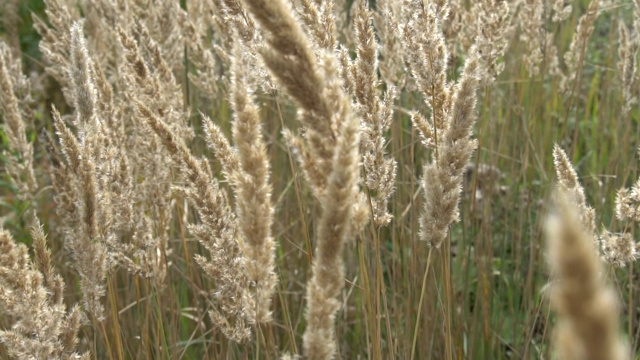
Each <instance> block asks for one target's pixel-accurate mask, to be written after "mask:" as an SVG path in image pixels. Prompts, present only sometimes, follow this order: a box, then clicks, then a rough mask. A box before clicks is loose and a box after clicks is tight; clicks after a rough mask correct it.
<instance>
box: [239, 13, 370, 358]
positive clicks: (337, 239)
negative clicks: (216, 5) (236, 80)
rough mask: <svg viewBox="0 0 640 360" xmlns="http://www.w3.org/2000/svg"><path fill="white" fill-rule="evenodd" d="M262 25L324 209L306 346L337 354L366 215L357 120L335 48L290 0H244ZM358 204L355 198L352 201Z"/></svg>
mask: <svg viewBox="0 0 640 360" xmlns="http://www.w3.org/2000/svg"><path fill="white" fill-rule="evenodd" d="M245 4H246V5H247V8H248V10H249V11H250V12H251V13H252V14H253V16H254V18H255V19H256V20H257V21H258V23H259V24H260V25H261V26H262V29H263V31H264V33H265V36H266V38H267V40H268V43H269V47H268V49H266V50H265V51H263V52H262V57H263V60H264V62H265V64H266V65H267V66H268V67H269V69H270V70H271V73H272V74H273V76H274V77H275V78H276V79H277V80H278V82H279V84H280V86H282V88H284V89H285V90H286V91H287V93H288V94H289V95H290V96H291V97H293V98H294V100H295V101H296V102H297V103H298V105H299V107H300V120H301V121H302V123H303V125H305V126H306V127H307V128H306V133H305V139H304V140H305V142H304V143H303V142H302V141H300V140H299V139H298V138H297V137H296V136H295V135H292V134H290V133H289V135H288V136H289V141H290V144H292V143H293V144H294V145H295V147H297V148H298V149H301V154H302V155H301V156H300V159H301V163H302V166H303V170H304V171H305V175H306V178H307V181H308V182H309V183H310V184H311V188H312V190H313V192H314V194H315V195H316V197H317V198H318V199H319V200H320V204H321V206H322V215H321V217H320V220H319V225H318V232H317V234H316V238H317V240H316V249H315V256H314V261H313V265H312V276H311V279H310V280H309V282H308V284H307V312H306V317H307V327H306V330H305V334H304V338H303V339H304V352H305V354H306V356H307V357H308V358H310V359H331V358H333V357H334V356H335V352H336V339H335V334H334V332H335V330H334V328H333V320H334V318H335V314H336V312H337V310H338V309H339V302H338V301H337V299H336V297H337V296H338V295H339V294H340V291H341V289H342V288H343V286H344V278H343V272H344V269H343V268H344V264H343V260H342V256H343V255H342V249H343V247H344V244H345V243H346V242H347V241H348V240H349V239H350V238H351V237H352V236H353V234H354V230H353V229H352V228H353V227H355V228H358V226H359V225H355V226H354V225H353V222H354V221H355V222H357V221H362V213H359V212H360V211H362V208H363V207H362V206H357V205H358V204H359V203H361V202H360V195H359V191H358V187H357V184H358V180H357V179H358V146H359V133H358V121H357V119H356V118H355V117H354V116H353V115H352V113H351V109H350V105H351V104H350V100H349V99H348V97H347V96H346V95H345V93H344V92H343V90H342V87H341V83H342V81H341V80H340V79H339V74H340V70H339V68H338V62H337V59H336V58H335V56H334V55H333V53H327V52H320V56H319V59H320V62H317V61H316V57H315V55H314V52H313V47H312V45H311V43H310V41H309V39H308V38H307V36H306V35H305V34H304V33H303V32H302V28H301V26H300V23H299V21H298V20H297V19H296V18H295V16H294V15H293V11H292V9H291V8H290V7H288V6H287V5H285V2H284V1H281V0H277V1H264V0H246V1H245ZM354 204H356V205H354Z"/></svg>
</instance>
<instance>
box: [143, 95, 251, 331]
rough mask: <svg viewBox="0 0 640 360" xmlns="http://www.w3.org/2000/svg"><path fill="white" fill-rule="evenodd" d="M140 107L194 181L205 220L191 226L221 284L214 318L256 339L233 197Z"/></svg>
mask: <svg viewBox="0 0 640 360" xmlns="http://www.w3.org/2000/svg"><path fill="white" fill-rule="evenodd" d="M136 107H137V110H138V113H139V115H140V116H141V117H142V118H143V119H144V120H146V122H147V124H148V125H149V126H150V127H151V129H152V130H153V131H154V132H155V133H156V135H157V136H158V137H159V138H160V140H161V141H162V143H163V144H164V146H165V148H166V149H167V150H168V151H169V153H170V154H171V156H172V157H173V159H174V161H175V162H176V163H177V164H179V165H180V167H181V168H183V169H184V171H185V174H186V175H185V177H186V180H187V181H188V184H189V187H188V188H187V189H186V194H187V196H188V197H189V200H191V202H192V203H193V205H194V207H195V208H196V210H197V211H198V214H199V215H200V220H201V221H202V224H199V225H190V226H189V230H190V232H191V233H192V234H193V235H195V236H196V237H197V238H198V240H199V241H200V243H201V244H202V245H203V246H204V247H205V248H206V249H207V250H208V251H209V253H210V257H209V258H205V257H203V256H200V255H196V261H197V262H198V264H199V265H200V266H201V267H202V269H203V270H204V271H205V273H206V274H207V275H208V276H210V277H211V278H212V279H214V280H215V281H216V288H215V289H214V290H212V291H211V299H210V302H211V306H212V307H213V309H212V310H211V311H210V312H209V315H210V317H211V320H212V321H213V323H214V324H215V325H216V326H217V327H218V328H219V329H220V330H221V331H222V333H224V335H225V336H226V337H228V338H229V339H232V340H235V341H237V342H246V341H248V340H249V339H250V338H251V329H250V327H249V324H250V323H252V322H253V321H254V319H253V318H252V317H251V316H250V314H251V313H253V309H255V302H254V301H255V300H254V298H253V297H252V296H251V295H252V294H251V293H250V292H249V291H248V289H249V284H248V279H247V276H246V273H245V271H244V266H245V264H244V263H245V259H244V257H243V256H242V253H241V252H240V249H239V247H238V243H237V241H236V221H235V217H234V215H233V213H232V212H231V209H230V208H229V205H228V201H227V198H226V196H225V194H224V192H223V191H222V190H220V188H219V187H218V184H217V181H215V179H212V178H211V177H210V175H209V173H208V172H207V171H205V169H204V167H203V165H202V164H201V162H200V161H198V160H197V159H196V158H194V157H193V156H192V155H191V152H190V151H189V149H188V148H187V147H186V145H185V144H184V142H183V141H182V140H181V139H180V138H178V137H177V136H176V134H174V132H173V131H172V129H171V128H170V127H169V126H168V125H167V124H165V123H164V122H163V121H162V120H160V119H158V118H157V117H156V115H155V114H154V113H153V112H152V111H151V109H149V108H148V107H147V106H146V105H144V104H142V103H140V102H138V103H137V104H136Z"/></svg>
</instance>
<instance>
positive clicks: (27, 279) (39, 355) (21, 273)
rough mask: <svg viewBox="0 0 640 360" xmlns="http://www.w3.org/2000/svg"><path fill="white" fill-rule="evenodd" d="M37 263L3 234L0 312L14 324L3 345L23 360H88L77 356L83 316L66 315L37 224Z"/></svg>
mask: <svg viewBox="0 0 640 360" xmlns="http://www.w3.org/2000/svg"><path fill="white" fill-rule="evenodd" d="M31 237H32V240H33V249H34V253H35V259H34V260H33V261H32V260H30V259H29V253H28V250H27V247H26V246H25V245H24V244H17V243H16V242H15V241H14V240H13V238H12V237H11V234H9V233H8V232H7V231H6V230H4V229H2V230H0V307H1V308H2V312H3V313H4V314H5V315H8V316H10V317H11V318H12V319H13V322H12V325H11V328H10V329H3V330H0V343H2V344H3V345H4V346H5V347H6V348H7V350H8V353H9V355H10V356H12V357H14V358H20V359H59V360H71V359H86V360H88V359H90V358H91V356H90V354H89V353H88V352H87V353H83V354H78V353H77V352H76V347H77V345H78V330H79V328H80V325H81V324H82V321H83V317H84V314H83V312H82V310H81V309H80V307H79V306H74V307H73V308H71V309H70V310H67V309H66V306H65V304H64V300H63V291H64V281H63V280H62V277H61V276H60V275H59V274H58V273H57V272H56V271H55V270H54V269H53V267H52V265H51V252H50V250H49V249H48V248H47V245H46V237H45V234H44V232H43V230H42V227H41V226H40V223H39V221H38V220H37V219H35V221H34V226H33V227H32V228H31Z"/></svg>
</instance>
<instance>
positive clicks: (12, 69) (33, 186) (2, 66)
mask: <svg viewBox="0 0 640 360" xmlns="http://www.w3.org/2000/svg"><path fill="white" fill-rule="evenodd" d="M14 78H16V80H17V81H18V82H19V83H18V84H14V82H15V81H14ZM20 83H23V84H24V85H23V87H25V88H26V89H18V90H23V91H25V92H26V94H23V96H24V97H25V98H24V99H22V101H20V100H19V99H18V97H17V96H16V91H15V90H14V87H17V85H22V84H20ZM28 90H29V82H28V80H27V79H26V78H25V77H24V75H22V66H20V60H19V59H14V58H13V56H12V55H11V50H10V48H9V47H8V46H7V45H6V44H5V43H4V42H2V41H0V114H1V115H2V119H3V120H4V126H3V130H4V133H5V134H6V136H7V140H9V147H10V148H11V149H13V150H14V151H15V152H16V153H17V158H16V157H15V156H13V155H10V154H5V156H6V157H7V159H8V161H7V164H6V171H7V174H8V175H9V177H10V179H11V182H12V184H13V185H14V186H15V187H16V188H17V190H18V196H19V197H20V198H21V199H24V200H28V199H30V198H31V197H32V196H33V195H34V194H35V192H36V190H37V188H38V183H37V181H36V177H35V174H34V171H33V145H32V144H31V143H29V141H28V140H27V133H26V126H25V123H26V120H27V119H25V117H26V116H31V114H30V112H29V111H28V109H26V108H25V107H26V106H27V104H26V102H27V101H28V97H29V93H28Z"/></svg>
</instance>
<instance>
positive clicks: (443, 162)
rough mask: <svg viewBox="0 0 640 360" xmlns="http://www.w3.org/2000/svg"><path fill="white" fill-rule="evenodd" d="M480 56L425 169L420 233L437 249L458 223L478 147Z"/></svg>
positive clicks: (467, 69)
mask: <svg viewBox="0 0 640 360" xmlns="http://www.w3.org/2000/svg"><path fill="white" fill-rule="evenodd" d="M478 56H479V54H478V53H477V52H476V51H475V49H474V48H472V51H471V53H470V55H469V58H467V60H466V61H465V66H464V70H463V71H462V76H461V78H460V80H459V82H458V84H457V85H456V86H455V90H454V95H453V99H452V101H451V110H450V111H449V119H448V127H447V128H446V130H445V131H444V133H443V136H442V139H441V140H440V142H439V143H438V145H437V148H438V150H437V153H436V154H437V158H435V159H434V162H433V163H431V164H429V165H427V166H425V169H424V175H423V178H422V186H423V189H424V194H425V195H424V196H425V205H424V213H423V214H422V216H421V218H420V234H421V239H422V240H424V241H427V242H428V243H429V245H430V246H433V247H435V248H439V247H440V245H441V244H442V242H443V241H445V239H446V238H447V235H448V233H449V225H451V224H453V223H454V222H456V221H458V217H459V215H458V211H459V210H458V203H459V202H460V194H461V191H462V182H463V175H464V171H465V169H466V166H467V163H468V162H469V159H470V158H471V154H472V153H473V151H474V150H475V149H476V147H477V146H478V143H477V141H476V140H473V139H471V131H472V127H473V124H474V123H475V120H476V115H475V104H476V89H477V87H478V73H477V72H478V66H479V64H478Z"/></svg>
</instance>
